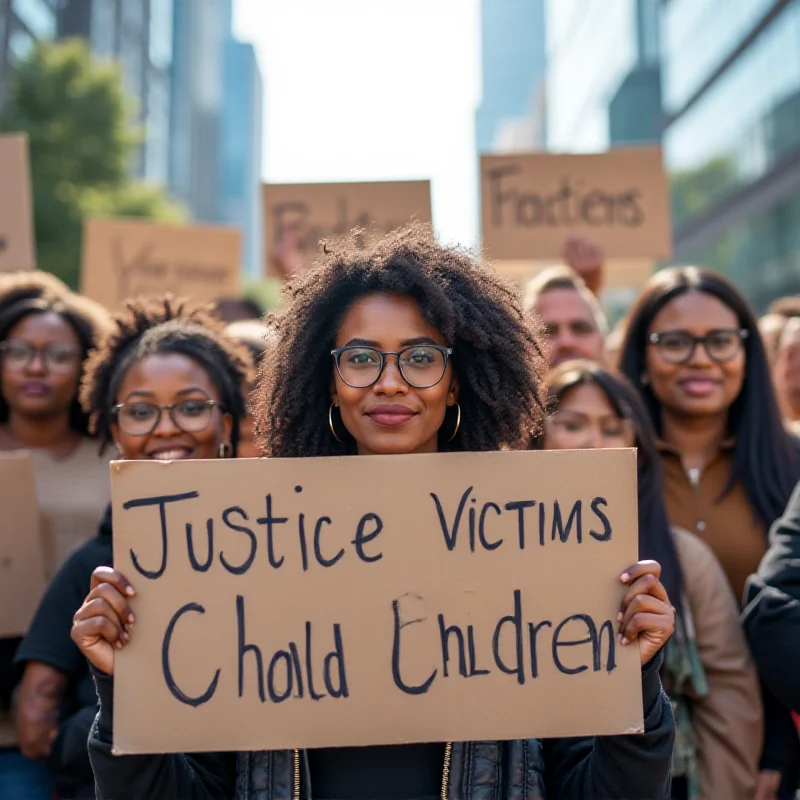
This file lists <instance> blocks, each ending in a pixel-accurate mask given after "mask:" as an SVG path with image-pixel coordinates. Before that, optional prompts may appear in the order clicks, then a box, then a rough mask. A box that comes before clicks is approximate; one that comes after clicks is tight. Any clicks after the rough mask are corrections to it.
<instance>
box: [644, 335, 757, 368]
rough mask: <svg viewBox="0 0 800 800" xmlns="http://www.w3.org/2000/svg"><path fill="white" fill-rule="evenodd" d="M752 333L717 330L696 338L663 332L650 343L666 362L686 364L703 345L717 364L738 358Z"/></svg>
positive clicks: (651, 338) (649, 338) (652, 338)
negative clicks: (698, 346)
mask: <svg viewBox="0 0 800 800" xmlns="http://www.w3.org/2000/svg"><path fill="white" fill-rule="evenodd" d="M749 335H750V332H749V331H747V330H745V329H744V328H717V329H715V330H712V331H709V332H708V333H707V334H706V335H705V336H694V335H693V334H691V333H689V331H663V332H661V333H651V334H650V336H649V337H648V341H649V342H650V343H651V344H653V345H655V346H656V347H657V348H658V352H659V354H660V355H661V357H662V358H663V359H664V361H667V362H669V363H670V364H686V363H687V362H689V361H691V360H692V356H693V355H694V354H695V351H696V350H697V345H699V344H702V345H703V348H704V349H705V351H706V353H707V354H708V357H709V358H710V359H711V360H712V361H716V362H717V363H720V364H721V363H724V362H725V361H730V360H731V359H733V358H736V356H737V355H738V353H739V351H740V350H741V349H742V344H743V342H744V340H745V339H746V338H747V337H748V336H749Z"/></svg>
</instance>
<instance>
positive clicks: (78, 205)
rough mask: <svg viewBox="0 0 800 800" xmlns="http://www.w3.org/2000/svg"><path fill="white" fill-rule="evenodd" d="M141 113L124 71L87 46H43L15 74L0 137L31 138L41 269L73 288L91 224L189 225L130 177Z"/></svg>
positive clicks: (0, 116) (161, 196)
mask: <svg viewBox="0 0 800 800" xmlns="http://www.w3.org/2000/svg"><path fill="white" fill-rule="evenodd" d="M135 114H136V107H135V104H134V103H133V102H132V101H131V100H130V98H128V97H127V96H126V94H125V91H124V88H123V82H122V74H121V71H120V68H119V66H118V65H117V64H114V63H100V62H97V61H95V60H94V59H93V58H92V55H91V53H90V51H89V49H88V47H87V46H86V44H85V43H84V42H83V41H81V40H72V41H67V42H61V43H55V44H53V43H39V44H37V45H36V46H35V47H34V48H33V50H32V51H31V53H30V55H29V56H28V57H27V59H26V60H24V61H22V62H20V63H18V64H17V65H15V67H14V69H13V71H12V73H11V76H10V79H9V86H8V94H7V100H6V103H5V105H4V107H3V110H2V113H0V130H2V131H20V132H24V133H26V134H27V135H28V140H29V146H30V159H31V178H32V182H33V202H34V223H35V226H36V249H37V259H38V264H39V267H40V268H41V269H43V270H46V271H48V272H52V273H54V274H55V275H57V276H58V277H60V278H61V279H62V280H64V281H66V282H67V283H68V284H69V285H71V286H72V287H73V288H77V284H78V280H79V269H80V248H81V229H82V224H83V219H84V218H85V217H87V216H89V215H98V214H99V215H123V216H134V217H146V218H150V219H156V220H160V221H165V222H178V221H180V220H182V219H184V218H185V213H184V212H183V210H182V209H181V208H180V206H178V205H176V204H175V203H174V202H172V201H171V200H170V199H169V198H168V197H167V196H166V195H165V193H164V192H163V191H162V190H161V189H159V188H158V187H156V186H152V185H149V184H146V183H143V182H140V181H134V180H132V179H131V177H130V174H131V165H132V163H133V159H134V158H135V157H136V155H137V154H138V152H139V146H140V144H141V142H142V140H143V136H142V131H141V129H140V128H139V127H138V126H137V125H136V124H135V122H134V120H135Z"/></svg>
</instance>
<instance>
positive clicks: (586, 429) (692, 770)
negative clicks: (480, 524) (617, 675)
mask: <svg viewBox="0 0 800 800" xmlns="http://www.w3.org/2000/svg"><path fill="white" fill-rule="evenodd" d="M545 390H546V396H547V407H548V415H547V418H546V421H545V426H544V430H543V432H542V433H541V434H540V435H539V436H537V437H536V439H535V441H534V446H535V447H536V448H541V449H545V450H573V449H593V448H603V447H607V448H614V447H636V448H637V450H638V478H639V482H638V499H639V557H640V558H652V559H654V560H656V561H658V562H659V563H660V564H661V567H662V572H661V580H662V581H663V583H664V586H665V587H666V588H667V592H668V594H669V596H670V597H671V598H673V603H675V605H676V608H677V614H676V624H675V635H674V636H673V638H672V639H671V640H670V642H669V643H668V645H667V651H666V659H665V663H664V667H663V668H662V680H663V681H664V686H665V688H666V689H667V693H668V694H669V696H670V699H671V700H672V701H673V704H674V707H675V716H676V722H677V737H676V745H675V753H674V757H673V778H672V786H673V794H672V796H673V798H682V799H683V800H693V798H712V797H730V798H748V799H749V798H752V797H753V793H754V791H755V785H756V774H757V771H758V756H759V754H760V752H761V742H762V733H763V730H762V729H763V720H762V710H761V697H760V694H759V686H758V678H757V675H756V670H755V667H754V666H753V663H752V661H751V659H750V655H749V653H748V651H747V645H746V643H745V640H744V635H743V633H742V629H741V626H740V624H739V613H738V604H737V601H736V598H734V596H733V592H732V591H731V589H730V586H729V585H728V582H727V580H726V578H725V574H724V573H723V571H722V568H721V566H720V564H719V561H718V560H717V559H716V557H715V556H714V554H713V553H712V552H711V550H710V549H709V548H708V546H707V545H705V544H704V543H703V542H702V541H700V539H698V538H697V537H696V536H694V535H693V534H691V533H689V532H687V531H684V530H681V529H679V528H675V527H671V526H670V524H669V522H668V520H667V514H666V510H665V508H664V499H663V495H664V488H663V480H662V469H661V459H660V457H659V453H658V449H657V448H656V442H655V435H654V432H653V426H652V423H651V422H650V419H649V416H648V414H647V411H646V410H645V408H644V405H643V404H642V401H641V399H640V398H639V396H638V394H637V393H636V392H635V390H634V389H633V388H632V387H631V386H630V384H629V383H628V381H627V380H625V378H623V377H622V376H618V375H615V374H613V373H611V372H609V371H608V370H606V369H604V368H603V367H601V366H599V365H597V364H594V363H592V362H589V361H569V362H565V363H564V364H562V365H561V366H559V367H557V368H556V369H554V370H553V371H552V372H551V373H550V374H549V375H548V376H547V379H546V381H545Z"/></svg>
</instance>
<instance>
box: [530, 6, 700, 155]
mask: <svg viewBox="0 0 800 800" xmlns="http://www.w3.org/2000/svg"><path fill="white" fill-rule="evenodd" d="M695 1H696V2H698V3H699V0H695ZM659 6H660V0H614V2H612V3H609V2H607V0H548V2H547V8H546V12H547V16H546V19H547V147H548V149H550V150H554V151H558V152H575V153H579V152H598V151H602V150H606V149H608V148H609V147H612V146H615V145H626V144H644V143H652V142H658V141H659V139H660V136H661V127H662V114H661V91H660V80H661V79H660V69H659Z"/></svg>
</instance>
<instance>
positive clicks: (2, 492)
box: [0, 451, 45, 638]
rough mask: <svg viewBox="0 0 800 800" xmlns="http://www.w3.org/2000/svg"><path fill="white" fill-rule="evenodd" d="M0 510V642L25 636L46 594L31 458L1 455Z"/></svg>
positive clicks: (21, 453) (21, 454)
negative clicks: (1, 639) (0, 639)
mask: <svg viewBox="0 0 800 800" xmlns="http://www.w3.org/2000/svg"><path fill="white" fill-rule="evenodd" d="M0 508H2V509H3V513H2V514H0V638H5V637H8V636H21V635H22V634H24V633H25V631H26V630H27V629H28V625H29V624H30V621H31V619H32V618H33V615H34V613H35V612H36V608H37V606H38V605H39V601H40V600H41V598H42V595H43V594H44V590H45V579H44V556H43V553H42V538H41V528H40V524H39V522H40V520H39V510H38V507H37V505H36V482H35V479H34V474H33V463H32V461H31V457H30V454H28V453H26V452H23V451H19V452H9V453H2V454H0Z"/></svg>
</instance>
